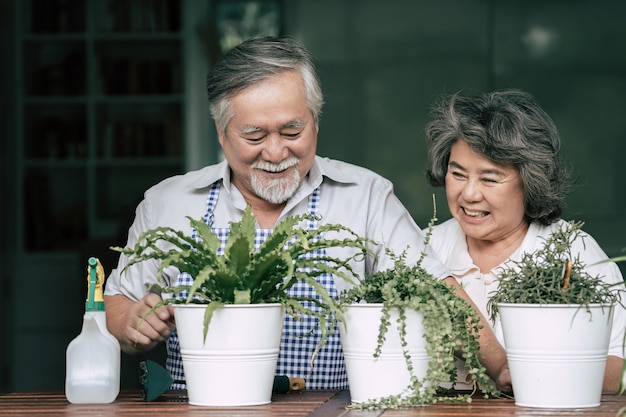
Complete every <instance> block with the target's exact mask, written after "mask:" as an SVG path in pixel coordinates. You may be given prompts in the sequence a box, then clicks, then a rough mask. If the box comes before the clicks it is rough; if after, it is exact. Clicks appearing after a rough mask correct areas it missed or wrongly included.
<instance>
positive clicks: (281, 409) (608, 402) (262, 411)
mask: <svg viewBox="0 0 626 417" xmlns="http://www.w3.org/2000/svg"><path fill="white" fill-rule="evenodd" d="M349 402H350V397H349V394H348V392H347V391H340V392H337V391H304V392H292V393H288V394H275V395H274V397H273V399H272V403H271V404H267V405H261V406H253V407H219V408H218V407H198V406H193V405H189V404H188V403H187V399H186V397H184V396H180V395H178V394H177V393H167V394H165V395H164V396H163V397H161V398H160V399H159V400H157V401H153V402H146V401H144V400H143V399H142V398H141V396H140V394H139V392H138V391H123V392H122V393H120V395H119V397H118V398H117V400H116V401H115V402H113V403H111V404H99V405H82V404H70V403H68V402H67V400H66V399H65V395H64V393H63V392H60V391H55V392H16V393H10V394H2V395H0V415H7V416H16V417H19V416H75V417H78V416H80V417H83V416H85V417H89V416H133V417H141V416H150V417H160V416H172V417H178V416H208V417H216V416H219V417H246V416H250V417H293V416H302V417H304V416H309V417H380V416H384V417H414V416H430V417H435V416H440V417H444V416H445V417H451V416H452V417H454V416H493V417H495V416H497V417H508V416H518V417H533V416H588V417H615V415H616V414H617V411H618V410H619V409H620V408H621V407H625V406H626V397H619V396H615V395H606V396H604V397H603V398H602V404H601V405H600V407H594V408H585V409H560V410H557V409H540V408H526V407H517V406H515V403H514V401H513V400H512V399H488V400H485V399H482V398H475V399H474V400H473V401H472V403H471V404H435V405H429V406H424V407H415V408H410V409H397V410H372V411H355V410H347V409H346V405H348V404H349Z"/></svg>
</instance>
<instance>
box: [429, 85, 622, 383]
mask: <svg viewBox="0 0 626 417" xmlns="http://www.w3.org/2000/svg"><path fill="white" fill-rule="evenodd" d="M426 140H427V147H428V157H429V164H428V170H427V176H428V179H429V181H430V183H431V184H432V185H434V186H444V187H445V191H446V197H447V201H448V206H449V209H450V212H451V213H452V216H453V218H452V219H450V220H448V221H446V222H444V223H442V224H440V225H437V226H435V228H434V230H433V235H432V238H431V244H432V246H433V248H434V250H435V252H437V254H438V255H439V257H440V259H441V260H442V261H443V262H444V263H445V265H446V266H447V267H448V269H449V270H450V272H451V273H452V274H453V275H454V277H455V278H456V280H457V281H458V282H459V283H460V284H461V285H462V286H463V287H464V288H465V290H466V292H467V293H468V295H469V296H470V298H471V299H472V301H473V302H474V303H475V304H476V306H477V307H478V308H479V309H480V310H481V312H482V313H483V314H484V315H485V316H487V311H486V306H487V301H488V298H489V294H490V293H491V292H492V291H494V290H495V289H496V288H497V285H498V281H497V275H496V274H497V268H498V267H499V266H501V265H502V264H503V263H505V262H506V261H507V260H509V259H513V260H519V259H520V258H521V254H522V253H523V252H533V251H535V250H536V249H538V248H539V246H540V245H541V244H542V242H543V239H544V238H546V237H548V236H549V235H550V233H551V232H552V231H553V230H554V229H555V228H557V227H559V225H560V224H562V223H563V222H564V220H562V219H561V218H560V215H561V209H562V206H563V202H564V199H565V196H566V194H567V192H568V191H569V190H570V189H571V185H572V181H571V177H570V175H569V172H568V170H567V169H566V167H565V165H564V164H563V162H562V161H561V159H560V158H559V150H560V146H561V143H560V138H559V134H558V132H557V129H556V126H555V124H554V122H553V121H552V119H551V118H550V117H549V116H548V115H547V114H546V112H545V111H544V110H542V109H541V107H539V105H538V103H537V102H536V100H535V99H534V98H533V97H532V96H530V95H529V94H527V93H525V92H523V91H519V90H503V91H496V92H491V93H487V94H483V95H480V96H477V97H464V96H461V95H460V94H458V93H457V94H455V95H453V96H452V97H446V98H444V99H442V100H441V101H440V102H438V103H437V104H436V105H435V106H434V108H433V112H432V120H431V121H430V122H429V124H428V125H427V127H426ZM574 246H575V247H574V248H573V249H574V253H577V254H578V255H579V256H580V259H581V261H582V262H584V263H586V264H587V265H592V264H595V265H594V266H589V267H588V272H589V273H590V274H592V275H594V276H595V275H599V276H602V277H603V279H605V280H606V281H608V282H611V283H623V278H622V275H621V273H620V271H619V268H618V267H617V265H615V263H612V262H604V263H600V264H597V262H598V261H600V260H605V259H607V256H606V254H605V253H604V251H603V250H602V249H601V248H600V246H599V245H598V244H597V242H596V241H595V240H594V239H593V238H591V237H590V236H588V235H586V237H585V240H584V247H583V243H582V241H580V239H579V241H578V242H575V245H574ZM625 327H626V310H624V308H623V307H621V306H618V308H617V309H616V311H615V315H614V320H613V327H612V332H611V342H610V346H609V357H608V360H607V366H606V372H605V376H604V387H603V388H604V391H605V392H614V391H617V389H618V385H619V376H620V372H621V369H622V366H623V362H624V360H623V351H622V343H623V337H624V328H625ZM493 330H494V333H495V334H496V337H497V338H498V340H499V341H500V343H502V344H504V343H503V337H502V330H501V328H500V323H499V322H496V323H494V324H493Z"/></svg>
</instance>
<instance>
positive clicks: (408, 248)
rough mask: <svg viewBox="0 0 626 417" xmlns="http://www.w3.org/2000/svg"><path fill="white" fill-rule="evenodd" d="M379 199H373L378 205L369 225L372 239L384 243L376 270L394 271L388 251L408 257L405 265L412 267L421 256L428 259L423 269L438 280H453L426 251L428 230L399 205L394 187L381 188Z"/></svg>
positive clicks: (437, 259)
mask: <svg viewBox="0 0 626 417" xmlns="http://www.w3.org/2000/svg"><path fill="white" fill-rule="evenodd" d="M378 193H379V196H378V197H374V199H373V200H374V201H375V202H376V201H378V202H379V203H378V204H376V203H374V204H375V207H374V208H373V210H372V211H371V212H372V218H371V219H370V225H371V227H372V228H373V230H374V233H373V234H372V235H371V236H370V237H371V238H372V239H375V240H378V241H380V242H382V246H381V247H379V248H378V249H377V251H376V252H377V256H378V263H377V266H376V270H384V269H388V268H391V267H393V260H392V259H391V258H390V257H389V255H387V254H386V253H385V248H389V249H391V250H392V252H393V253H395V254H396V255H400V254H401V253H403V252H404V253H405V254H406V262H407V264H409V265H413V264H415V263H416V262H418V260H419V258H420V256H421V254H422V252H423V251H424V250H425V252H426V255H425V256H424V259H423V261H422V267H423V268H424V269H425V270H426V271H428V272H429V273H430V274H432V275H433V276H434V277H436V278H438V279H444V278H446V277H448V276H450V275H451V274H450V272H449V271H448V269H447V268H446V267H445V266H444V264H443V263H442V262H441V261H440V260H439V258H438V257H437V255H436V254H435V252H434V250H433V249H432V248H431V247H430V245H427V246H426V249H424V242H425V239H426V232H427V230H422V229H420V227H419V226H418V225H417V224H416V223H415V220H413V217H412V216H411V215H410V213H409V212H408V210H407V209H406V208H405V207H404V205H403V204H402V203H401V202H400V200H399V199H398V197H397V196H396V195H395V194H394V192H393V187H392V185H391V183H387V184H386V186H384V187H381V188H380V190H379V192H378Z"/></svg>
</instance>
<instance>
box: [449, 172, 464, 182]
mask: <svg viewBox="0 0 626 417" xmlns="http://www.w3.org/2000/svg"><path fill="white" fill-rule="evenodd" d="M451 174H452V176H453V177H454V178H455V179H458V180H462V179H465V175H463V174H461V173H460V172H454V171H453V172H451Z"/></svg>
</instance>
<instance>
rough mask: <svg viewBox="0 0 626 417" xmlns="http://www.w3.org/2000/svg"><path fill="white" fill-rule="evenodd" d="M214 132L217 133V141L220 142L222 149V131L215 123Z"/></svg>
mask: <svg viewBox="0 0 626 417" xmlns="http://www.w3.org/2000/svg"><path fill="white" fill-rule="evenodd" d="M215 131H216V132H217V140H218V141H219V142H220V146H221V147H222V148H223V147H224V131H222V129H221V128H220V125H218V124H217V122H215Z"/></svg>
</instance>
